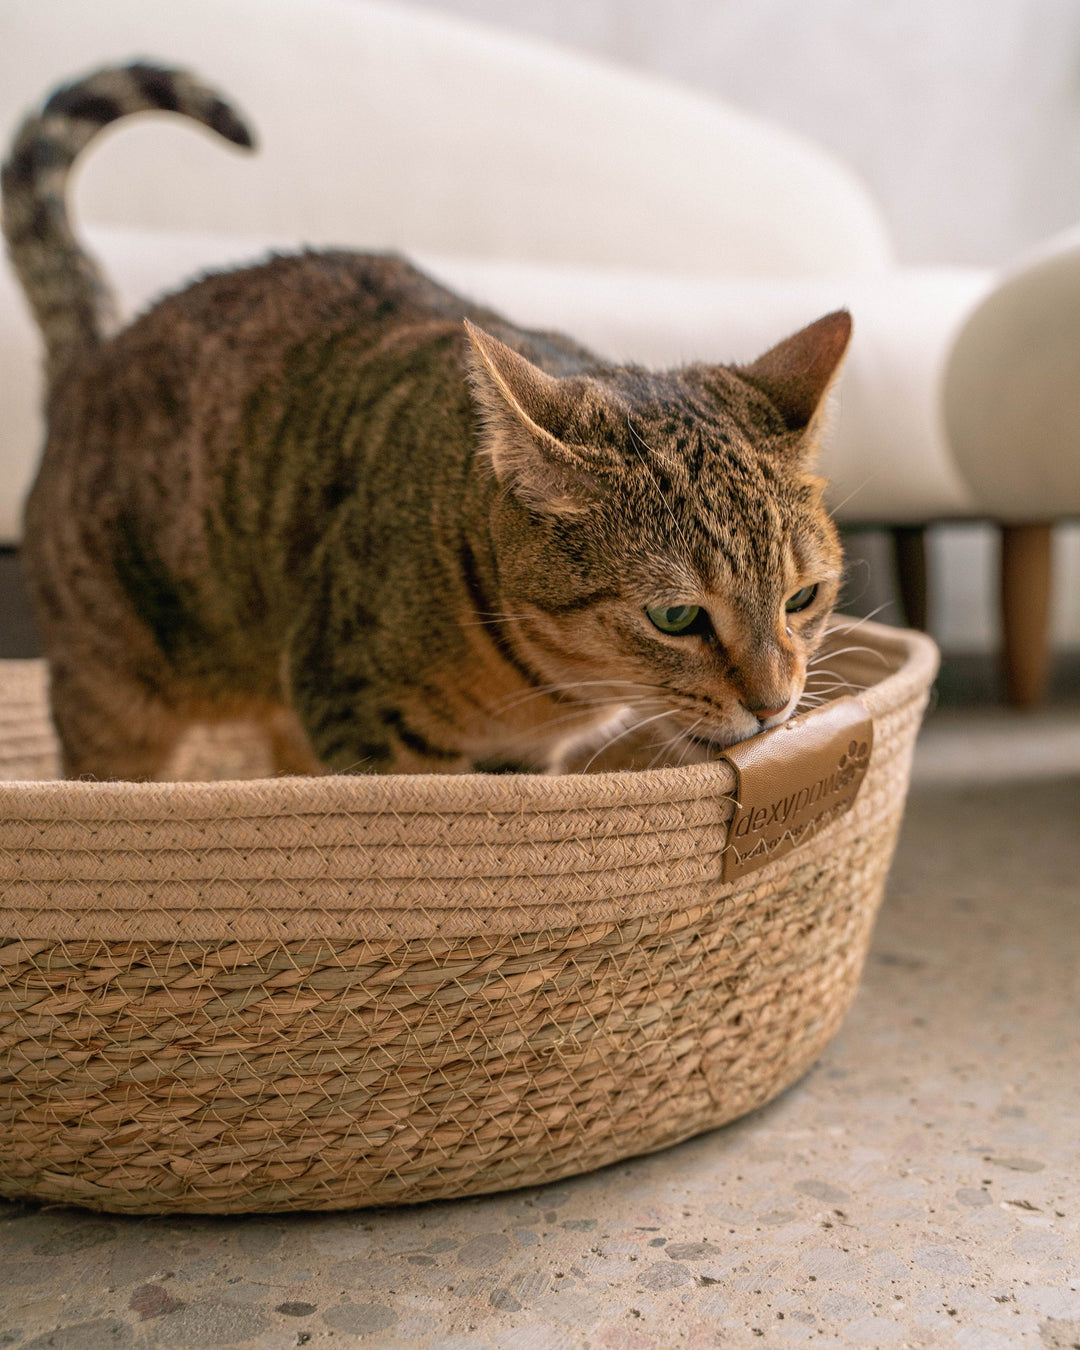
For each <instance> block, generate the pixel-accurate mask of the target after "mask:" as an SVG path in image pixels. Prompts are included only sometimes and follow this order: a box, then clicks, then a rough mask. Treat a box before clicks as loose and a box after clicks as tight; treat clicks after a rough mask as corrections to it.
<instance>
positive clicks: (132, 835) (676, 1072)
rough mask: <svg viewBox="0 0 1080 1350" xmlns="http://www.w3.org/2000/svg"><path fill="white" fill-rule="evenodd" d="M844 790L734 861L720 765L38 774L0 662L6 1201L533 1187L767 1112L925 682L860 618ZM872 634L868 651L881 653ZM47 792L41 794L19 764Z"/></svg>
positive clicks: (852, 929)
mask: <svg viewBox="0 0 1080 1350" xmlns="http://www.w3.org/2000/svg"><path fill="white" fill-rule="evenodd" d="M834 642H835V643H836V645H837V646H838V648H843V647H852V646H861V647H862V648H864V650H861V651H860V650H855V651H849V652H847V653H846V654H844V655H836V656H835V657H833V659H832V661H831V663H830V668H832V669H836V670H842V671H843V673H844V676H845V678H846V679H847V680H848V681H850V683H851V685H852V687H854V688H856V689H861V690H862V692H860V694H859V698H860V701H861V702H862V703H863V704H864V706H865V707H866V709H867V710H868V711H869V713H870V714H871V716H872V718H873V749H872V753H871V756H870V765H869V769H868V771H867V775H866V778H865V780H864V782H863V784H862V788H861V790H860V792H859V795H858V797H857V799H856V801H855V805H854V807H853V808H852V809H851V811H850V812H849V813H848V814H847V815H845V816H843V817H842V818H841V819H839V820H837V821H834V822H833V823H832V824H830V825H828V826H827V828H825V829H824V830H823V831H822V832H821V833H819V834H818V835H817V836H815V837H814V838H812V839H810V840H809V841H808V842H806V843H805V844H802V845H800V846H799V847H797V848H795V849H794V850H793V851H792V852H791V853H789V854H788V855H787V856H786V857H784V858H782V859H780V860H777V861H773V862H770V863H768V864H767V865H765V866H764V867H762V868H761V869H760V870H759V871H757V872H755V873H753V874H752V875H750V876H747V877H745V878H743V879H741V880H738V881H735V882H733V883H728V884H724V883H723V882H722V881H721V879H720V878H721V868H720V856H721V852H722V850H723V848H724V846H725V844H726V842H727V833H728V825H729V823H730V821H731V818H732V812H733V796H732V794H733V790H734V787H735V777H734V771H733V770H732V768H731V767H730V766H729V765H728V764H727V763H726V762H724V761H719V762H717V763H714V764H708V765H697V766H693V767H689V768H665V769H656V770H648V771H643V772H621V773H603V774H591V775H590V774H581V775H562V776H556V777H539V776H537V777H532V776H506V775H503V776H489V775H472V776H464V777H452V776H444V777H426V776H425V777H362V776H355V777H325V778H310V779H297V778H292V779H262V780H255V781H247V782H228V783H218V782H202V783H161V784H134V783H92V782H90V783H88V782H57V781H49V775H50V774H52V773H54V772H55V768H54V766H55V746H54V744H53V740H52V734H51V730H50V728H49V724H48V717H47V710H46V702H45V675H44V670H43V668H42V667H41V666H40V664H38V663H33V662H8V663H0V775H2V776H3V777H4V778H5V779H8V780H10V779H21V780H22V781H18V782H14V781H5V782H3V783H0V897H2V902H0V925H2V927H0V1193H2V1194H3V1195H5V1196H8V1197H36V1198H38V1199H41V1200H48V1201H59V1202H67V1203H77V1204H82V1205H88V1206H91V1207H94V1208H100V1209H108V1210H117V1211H127V1212H132V1213H151V1212H158V1213H160V1212H177V1211H196V1212H217V1213H228V1212H241V1211H252V1210H259V1211H274V1210H287V1209H336V1208H345V1207H349V1206H357V1205H371V1204H386V1203H392V1202H400V1201H417V1200H425V1199H430V1198H433V1197H436V1196H453V1195H464V1194H468V1193H472V1192H478V1191H491V1190H496V1189H501V1188H503V1187H511V1186H521V1185H526V1184H531V1183H536V1182H540V1181H547V1180H551V1179H553V1178H556V1177H561V1176H566V1175H568V1174H570V1173H575V1172H581V1171H584V1170H586V1169H589V1168H592V1167H597V1166H600V1165H602V1164H604V1163H609V1162H612V1161H614V1160H616V1159H619V1158H623V1157H626V1156H629V1155H632V1154H636V1153H643V1152H647V1151H649V1150H653V1149H657V1148H661V1147H663V1146H664V1145H666V1144H670V1143H674V1142H675V1141H676V1140H679V1139H684V1138H686V1137H687V1136H689V1135H692V1134H695V1133H697V1132H699V1131H701V1130H705V1129H709V1128H711V1127H713V1126H716V1125H720V1124H722V1123H723V1122H725V1121H728V1120H731V1119H732V1118H734V1117H735V1116H738V1115H740V1114H742V1113H743V1112H746V1111H748V1110H751V1109H752V1108H754V1107H756V1106H759V1105H761V1104H762V1103H763V1102H765V1101H766V1100H768V1099H769V1098H770V1097H772V1096H773V1095H774V1094H776V1093H777V1092H779V1091H781V1090H782V1089H783V1088H784V1087H786V1086H787V1085H789V1084H790V1083H792V1082H793V1081H794V1080H795V1079H797V1078H798V1077H799V1076H800V1075H801V1074H802V1073H804V1072H805V1070H806V1069H807V1068H808V1067H809V1065H810V1064H811V1063H812V1062H813V1060H814V1058H815V1057H816V1056H817V1055H818V1054H819V1053H820V1051H821V1049H822V1048H823V1046H824V1045H825V1044H826V1042H827V1041H828V1040H829V1038H830V1037H831V1036H832V1035H833V1033H834V1032H835V1031H836V1029H837V1027H838V1025H839V1022H840V1020H841V1018H842V1017H843V1015H844V1013H845V1011H846V1009H847V1007H848V1005H849V1003H850V1001H851V999H852V997H853V995H854V992H855V988H856V984H857V982H858V978H859V973H860V970H861V967H862V963H863V959H864V956H865V952H866V947H867V943H868V940H869V936H870V929H871V926H872V923H873V918H874V914H875V911H876V908H877V905H878V903H879V901H880V898H881V894H882V889H883V886H884V882H885V876H886V872H887V870H888V866H889V862H890V859H891V855H892V850H893V846H894V842H895V838H896V831H897V828H898V826H899V821H900V815H901V811H902V808H903V801H904V795H905V792H906V787H907V781H908V773H909V767H910V758H911V751H912V747H913V743H914V739H915V734H916V731H917V728H918V725H919V721H920V718H921V715H922V711H923V707H924V705H925V701H926V697H927V692H928V689H929V685H930V682H931V680H932V679H933V676H934V672H935V669H936V653H935V649H934V647H933V644H932V643H931V642H930V641H929V640H928V639H926V638H923V637H921V636H919V635H917V634H910V633H900V632H897V631H896V630H890V629H886V628H882V627H880V626H877V625H873V624H865V625H862V626H861V627H860V628H859V629H858V633H857V636H856V635H851V636H848V635H845V634H844V633H842V632H841V633H840V634H838V635H837V637H836V638H835V639H834ZM867 649H868V650H867ZM35 779H36V780H41V781H32V780H35Z"/></svg>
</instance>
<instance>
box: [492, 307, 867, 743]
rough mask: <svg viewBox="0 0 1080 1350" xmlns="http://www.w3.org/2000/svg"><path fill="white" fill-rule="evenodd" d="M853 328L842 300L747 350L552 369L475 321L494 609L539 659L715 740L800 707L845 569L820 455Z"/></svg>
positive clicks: (531, 657)
mask: <svg viewBox="0 0 1080 1350" xmlns="http://www.w3.org/2000/svg"><path fill="white" fill-rule="evenodd" d="M850 334H851V318H850V315H848V314H847V313H846V312H845V311H839V312H837V313H834V314H829V315H827V316H826V317H825V318H823V319H820V320H818V322H817V323H814V324H811V325H810V326H809V327H808V328H805V329H803V330H801V331H800V332H798V333H796V334H795V335H794V336H793V337H790V338H788V339H786V340H785V341H784V342H781V343H780V344H779V345H777V346H776V347H774V348H772V349H771V350H770V351H768V352H766V354H765V355H764V356H762V357H761V358H759V359H758V360H757V361H755V362H754V363H753V364H752V365H747V366H739V367H732V366H707V365H691V366H687V367H684V368H682V369H680V370H675V371H671V372H667V373H660V374H654V373H650V372H648V371H645V370H641V369H639V368H637V367H626V366H603V367H597V368H593V369H590V370H589V371H587V372H586V373H583V374H575V375H571V376H567V377H563V378H556V377H554V376H552V375H549V374H546V373H544V372H543V371H541V370H540V369H539V368H538V367H537V366H535V365H533V364H532V363H531V362H530V361H528V360H526V359H525V357H523V356H521V355H520V354H518V353H517V352H515V351H513V350H511V349H510V348H509V347H507V346H505V345H504V344H503V343H501V342H499V341H497V340H496V339H495V338H493V337H491V336H490V335H489V334H487V333H484V332H482V331H481V330H479V329H477V328H474V327H472V326H470V328H469V336H470V339H471V343H472V349H473V352H472V364H473V370H472V376H473V386H474V391H475V394H476V398H477V403H478V406H479V408H480V412H481V416H482V421H483V428H484V429H483V438H484V446H485V449H486V450H487V452H488V454H489V455H490V459H491V464H492V466H493V469H494V472H495V475H496V477H497V479H498V482H499V485H500V491H499V492H498V493H497V494H496V498H495V504H494V506H493V508H492V516H491V522H490V523H491V532H492V541H493V547H494V551H495V558H496V563H497V570H498V579H499V607H500V609H501V610H502V612H503V613H505V614H507V615H509V616H512V618H511V619H508V621H507V622H508V623H509V624H510V625H511V627H512V632H513V639H514V643H515V645H516V647H517V649H518V650H519V652H520V653H521V654H522V655H523V656H524V657H525V658H526V659H527V661H528V662H529V665H530V666H531V667H532V669H533V670H535V671H537V672H538V673H539V674H541V675H542V676H543V678H544V679H545V680H547V681H550V682H551V683H552V684H554V685H558V686H560V688H562V689H563V690H564V691H565V696H566V697H568V698H572V699H580V700H581V701H583V702H586V703H596V704H597V705H599V706H614V704H615V703H616V702H618V701H619V700H620V699H624V700H625V703H626V704H627V705H628V706H629V707H631V708H632V709H633V710H634V713H635V715H636V716H637V717H638V719H639V720H641V721H643V720H644V718H645V717H656V718H658V719H659V721H660V722H661V725H663V726H665V727H667V726H670V725H674V727H676V728H677V729H678V730H679V731H681V732H683V733H685V734H686V735H689V736H692V737H694V738H696V739H699V740H702V741H705V742H707V743H711V744H714V745H717V746H723V745H729V744H731V743H732V742H734V741H738V740H742V739H744V738H745V737H746V736H748V735H751V734H752V733H754V732H755V731H758V730H759V729H761V727H763V726H765V727H768V726H775V725H778V724H779V723H780V722H782V721H784V720H786V718H788V717H789V716H790V715H791V713H792V712H793V710H794V709H795V706H796V704H797V703H798V702H799V699H800V697H801V695H802V692H803V687H804V684H805V681H806V672H807V663H808V661H809V660H810V657H811V656H812V654H813V652H814V651H815V649H816V648H817V646H818V645H819V643H820V641H821V639H822V636H823V634H824V631H825V629H826V626H827V623H828V618H829V615H830V613H831V611H832V608H833V605H834V603H835V601H836V597H837V592H838V589H839V585H840V578H841V568H842V558H841V549H840V544H839V540H838V537H837V533H836V530H835V527H834V526H833V524H832V522H831V520H830V519H829V517H828V515H827V514H826V512H825V509H824V507H823V505H822V488H823V483H822V482H821V480H820V479H818V478H816V477H815V476H814V474H813V469H812V464H813V457H814V448H815V433H816V432H817V430H818V426H819V423H820V419H821V410H822V405H823V403H824V401H825V396H826V394H827V391H828V389H829V387H830V385H831V384H832V382H833V380H834V378H835V376H836V373H837V371H838V369H839V366H840V363H841V361H842V359H843V356H844V353H845V351H846V349H847V345H848V342H849V339H850ZM665 714H666V715H665Z"/></svg>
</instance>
